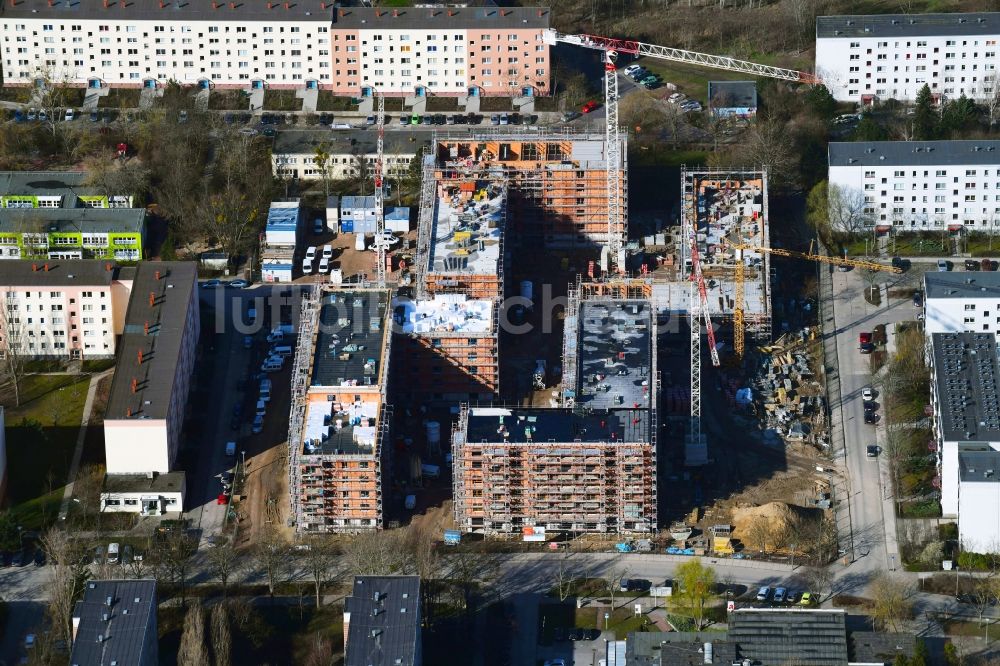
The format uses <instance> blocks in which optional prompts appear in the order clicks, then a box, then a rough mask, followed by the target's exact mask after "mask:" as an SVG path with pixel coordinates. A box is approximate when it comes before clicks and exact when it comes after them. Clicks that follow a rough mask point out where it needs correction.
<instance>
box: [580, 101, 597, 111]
mask: <svg viewBox="0 0 1000 666" xmlns="http://www.w3.org/2000/svg"><path fill="white" fill-rule="evenodd" d="M596 108H597V102H595V101H594V100H590V101H589V102H587V103H586V104H584V105H583V108H581V109H580V111H582V112H583V113H590V112H591V111H593V110H594V109H596Z"/></svg>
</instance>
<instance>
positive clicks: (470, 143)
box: [436, 134, 628, 249]
mask: <svg viewBox="0 0 1000 666" xmlns="http://www.w3.org/2000/svg"><path fill="white" fill-rule="evenodd" d="M584 143H587V144H595V145H596V144H598V143H599V145H600V146H601V149H600V150H599V151H597V152H595V153H593V154H587V155H586V157H583V155H584V151H582V150H581V146H582V145H583V144H584ZM602 153H603V135H600V138H596V137H593V136H590V135H579V136H577V135H572V134H569V135H552V136H548V137H546V136H544V135H542V136H538V137H537V138H533V139H532V140H525V138H524V137H517V136H516V135H514V136H512V137H503V136H499V137H497V138H491V137H490V136H484V137H482V138H473V139H464V140H462V139H451V138H448V139H443V140H440V141H438V143H437V156H436V157H437V163H438V171H437V176H438V177H443V178H451V177H457V176H460V175H464V174H476V175H478V176H484V177H492V178H496V179H506V180H507V181H508V183H509V186H510V196H509V215H508V229H509V230H510V231H512V232H513V236H511V238H516V239H517V240H518V242H522V243H524V244H530V243H544V245H545V246H547V247H552V248H580V249H585V248H588V247H589V248H594V249H596V248H597V247H598V246H600V245H603V244H605V243H606V242H607V239H608V188H607V168H606V165H605V162H604V160H603V154H602ZM622 154H623V155H625V154H627V150H626V149H624V147H623V150H622ZM620 173H621V180H622V191H623V192H627V191H628V183H627V178H628V176H627V169H626V168H624V165H623V168H622V169H621V171H620ZM623 203H624V202H623ZM626 219H627V205H626V206H623V207H622V213H621V219H620V220H619V222H618V224H617V225H616V233H619V234H622V233H624V230H625V220H626Z"/></svg>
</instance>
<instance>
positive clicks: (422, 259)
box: [415, 143, 437, 299]
mask: <svg viewBox="0 0 1000 666" xmlns="http://www.w3.org/2000/svg"><path fill="white" fill-rule="evenodd" d="M435 145H436V144H435V143H432V144H431V147H430V148H429V149H425V150H424V154H423V157H422V159H423V166H422V167H421V170H420V217H419V219H418V222H417V257H416V259H415V264H416V273H417V275H416V286H417V289H416V295H417V298H418V299H423V298H427V269H428V263H429V262H430V251H431V242H432V239H433V237H434V220H435V219H436V217H437V179H436V178H435V175H434V146H435Z"/></svg>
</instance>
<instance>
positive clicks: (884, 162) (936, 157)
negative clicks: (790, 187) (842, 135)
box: [828, 141, 1000, 232]
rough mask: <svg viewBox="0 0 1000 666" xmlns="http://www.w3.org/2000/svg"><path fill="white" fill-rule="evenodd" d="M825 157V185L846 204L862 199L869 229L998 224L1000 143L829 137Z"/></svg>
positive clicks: (985, 228) (974, 228) (976, 227)
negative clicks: (845, 140) (833, 188)
mask: <svg viewBox="0 0 1000 666" xmlns="http://www.w3.org/2000/svg"><path fill="white" fill-rule="evenodd" d="M828 161H829V177H828V178H829V183H830V185H831V186H837V187H838V188H839V189H840V192H841V193H842V196H843V198H844V200H845V201H846V202H847V204H848V206H857V207H859V208H860V205H861V202H862V201H863V206H864V211H863V212H864V216H865V218H866V223H865V226H868V227H869V228H870V227H871V226H872V225H874V226H875V227H876V228H878V229H879V230H880V231H886V230H888V229H890V228H891V229H895V230H897V231H924V230H950V231H960V230H963V229H966V230H969V231H991V232H992V231H996V230H998V229H1000V141H870V142H858V143H837V142H835V143H831V144H830V146H829V152H828ZM858 212H861V211H860V210H859V211H858ZM855 230H856V229H855Z"/></svg>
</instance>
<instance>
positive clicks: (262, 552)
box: [254, 526, 290, 597]
mask: <svg viewBox="0 0 1000 666" xmlns="http://www.w3.org/2000/svg"><path fill="white" fill-rule="evenodd" d="M254 559H255V560H256V563H257V566H258V567H259V568H260V569H262V570H263V571H264V575H265V576H266V577H267V592H268V594H270V595H271V596H272V597H273V596H274V589H275V587H277V586H278V584H280V583H282V582H284V581H285V579H286V578H287V576H288V574H289V573H290V571H289V569H290V558H289V549H288V542H286V541H285V540H284V538H282V536H281V535H280V534H279V533H278V530H277V529H275V528H274V527H273V526H268V528H267V529H265V531H264V534H263V535H262V537H261V538H260V540H259V541H258V542H257V544H256V546H255V547H254Z"/></svg>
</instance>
